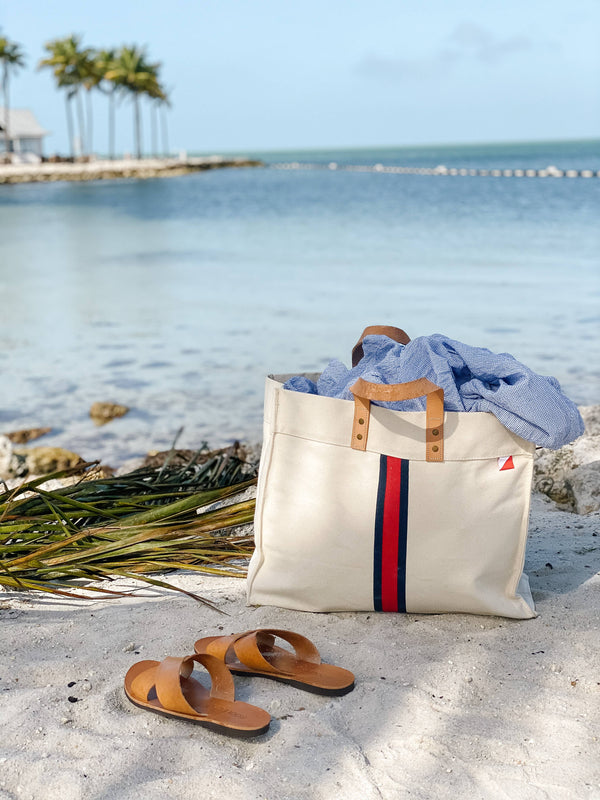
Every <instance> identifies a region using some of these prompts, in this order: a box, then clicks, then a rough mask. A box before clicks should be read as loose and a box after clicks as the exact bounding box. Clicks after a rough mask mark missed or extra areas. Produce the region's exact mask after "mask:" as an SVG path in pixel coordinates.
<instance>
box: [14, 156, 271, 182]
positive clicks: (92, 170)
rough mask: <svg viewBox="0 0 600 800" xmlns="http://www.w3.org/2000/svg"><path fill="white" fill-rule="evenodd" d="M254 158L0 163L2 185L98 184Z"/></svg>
mask: <svg viewBox="0 0 600 800" xmlns="http://www.w3.org/2000/svg"><path fill="white" fill-rule="evenodd" d="M261 166H263V162H262V161H259V160H257V159H251V158H243V157H239V158H224V157H223V156H210V157H208V158H141V159H135V158H128V159H115V160H114V161H111V160H109V159H98V160H96V161H90V162H88V163H70V162H61V163H49V162H42V163H39V164H0V185H3V184H4V185H6V184H17V183H46V182H54V181H96V180H115V179H123V178H172V177H176V176H179V175H188V174H190V173H192V172H203V171H206V170H209V169H226V168H236V167H261Z"/></svg>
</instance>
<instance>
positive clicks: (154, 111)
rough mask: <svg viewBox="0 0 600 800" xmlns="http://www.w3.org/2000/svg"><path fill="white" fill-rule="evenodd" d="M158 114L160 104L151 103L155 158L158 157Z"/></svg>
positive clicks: (153, 152)
mask: <svg viewBox="0 0 600 800" xmlns="http://www.w3.org/2000/svg"><path fill="white" fill-rule="evenodd" d="M157 115H158V106H157V104H156V103H154V102H153V103H151V104H150V129H151V135H152V155H153V157H154V158H158V141H157V135H156V134H157V130H156V127H157V126H156V117H157Z"/></svg>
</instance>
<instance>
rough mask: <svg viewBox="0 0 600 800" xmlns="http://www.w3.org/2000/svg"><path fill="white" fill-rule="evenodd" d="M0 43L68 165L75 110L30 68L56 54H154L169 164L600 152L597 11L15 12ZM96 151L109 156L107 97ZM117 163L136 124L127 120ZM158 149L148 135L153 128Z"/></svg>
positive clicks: (7, 11)
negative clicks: (69, 111) (269, 154)
mask: <svg viewBox="0 0 600 800" xmlns="http://www.w3.org/2000/svg"><path fill="white" fill-rule="evenodd" d="M0 28H1V30H2V33H3V35H5V36H8V37H9V38H10V39H13V40H15V41H17V42H19V43H20V44H22V46H23V47H24V49H25V51H26V53H27V55H28V67H27V69H26V70H23V71H22V72H21V73H19V75H18V76H17V77H15V78H14V80H13V82H12V103H13V105H14V106H16V107H29V108H31V109H33V110H34V111H35V113H36V115H37V116H38V118H39V120H40V122H41V123H42V125H43V126H44V127H45V128H47V129H48V130H50V131H52V135H51V136H50V137H49V138H48V140H47V145H46V151H47V152H55V151H60V152H66V150H67V133H66V120H65V112H64V102H63V99H62V97H61V96H60V95H59V93H58V92H57V91H56V90H55V88H54V85H53V81H52V77H51V75H50V73H49V72H37V71H36V70H35V69H34V67H35V64H36V63H37V61H38V60H39V58H40V57H41V56H42V54H43V44H44V42H45V41H47V40H49V39H52V38H55V37H59V36H66V35H69V34H71V33H78V34H81V35H82V36H83V37H84V44H85V45H87V46H93V47H107V46H119V45H121V44H131V43H136V44H141V45H146V46H147V48H148V54H149V56H150V58H151V59H152V60H157V61H161V62H162V64H163V78H164V82H165V84H166V85H167V87H169V88H170V89H171V96H172V100H173V108H172V111H171V112H170V114H169V139H170V144H171V146H172V148H173V149H174V150H176V149H187V150H189V151H211V152H231V151H238V152H247V151H252V150H261V149H265V150H266V149H286V148H287V149H293V148H305V147H306V148H309V147H341V146H376V145H403V144H430V143H459V142H486V141H493V142H498V141H527V140H543V139H563V138H596V137H598V136H599V131H600V99H599V82H600V47H599V46H598V31H599V30H600V2H598V0H571V2H566V1H565V0H502V2H497V1H496V2H493V1H492V0H454V1H453V0H361V2H357V1H355V0H318V1H317V0H302V2H296V1H295V0H253V1H252V2H251V1H250V0H195V2H188V1H187V0H161V2H158V0H145V2H144V3H137V2H135V3H134V2H128V1H127V0H103V2H102V3H86V2H81V0H78V1H77V2H75V0H56V2H53V3H49V2H48V0H20V2H18V3H16V2H13V3H10V2H9V0H4V4H3V6H2V5H0ZM94 112H95V120H96V123H95V137H94V138H95V147H96V149H97V150H99V151H100V152H102V151H103V150H105V149H106V146H107V104H106V99H105V98H104V97H101V96H96V97H95V100H94ZM118 126H119V128H118V131H119V132H118V140H117V148H118V149H119V150H131V149H132V146H133V144H132V138H133V135H132V127H133V126H132V112H131V108H130V107H129V106H128V104H123V105H122V106H121V107H120V108H119V111H118ZM145 127H146V130H145V136H146V140H148V139H149V123H148V120H147V119H146V120H145Z"/></svg>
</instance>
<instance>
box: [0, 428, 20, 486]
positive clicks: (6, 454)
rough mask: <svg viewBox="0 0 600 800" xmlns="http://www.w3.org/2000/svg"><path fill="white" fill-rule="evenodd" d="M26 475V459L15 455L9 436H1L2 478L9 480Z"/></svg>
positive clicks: (0, 461) (0, 468)
mask: <svg viewBox="0 0 600 800" xmlns="http://www.w3.org/2000/svg"><path fill="white" fill-rule="evenodd" d="M25 474H26V472H25V459H24V458H19V457H18V456H16V455H15V452H14V450H13V446H12V442H11V441H10V439H9V438H8V436H0V478H3V479H5V480H8V479H9V478H16V477H21V476H22V475H25Z"/></svg>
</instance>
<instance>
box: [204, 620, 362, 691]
mask: <svg viewBox="0 0 600 800" xmlns="http://www.w3.org/2000/svg"><path fill="white" fill-rule="evenodd" d="M277 637H278V638H280V639H284V640H285V641H286V642H288V643H289V644H291V645H292V647H293V648H294V652H293V653H292V652H290V651H289V650H286V649H284V648H282V647H278V646H277V645H276V644H275V639H276V638H277ZM194 649H195V651H196V653H207V654H209V655H212V656H215V657H216V658H218V659H219V660H220V661H221V662H223V663H224V664H225V665H226V666H227V667H228V668H229V670H231V672H233V673H235V674H236V675H251V676H260V677H262V678H271V679H272V680H275V681H282V682H283V683H289V684H291V685H292V686H297V687H298V688H300V689H305V690H306V691H308V692H314V693H315V694H327V695H343V694H347V693H348V692H351V691H352V689H353V688H354V675H353V674H352V673H351V672H349V671H348V670H347V669H343V668H342V667H336V666H333V665H332V664H323V662H322V661H321V656H320V655H319V651H318V650H317V648H316V647H315V646H314V644H313V643H312V642H311V641H310V640H309V639H306V638H305V637H304V636H300V634H298V633H294V632H293V631H284V630H277V629H275V628H262V629H259V630H255V631H246V632H245V633H237V634H233V635H231V636H207V637H205V638H203V639H198V641H197V642H196V644H195V645H194Z"/></svg>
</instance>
